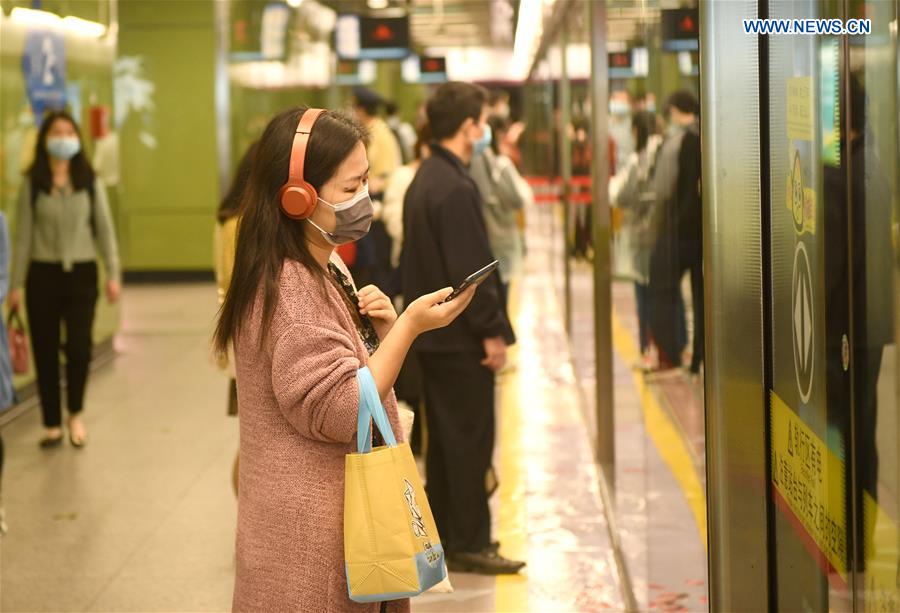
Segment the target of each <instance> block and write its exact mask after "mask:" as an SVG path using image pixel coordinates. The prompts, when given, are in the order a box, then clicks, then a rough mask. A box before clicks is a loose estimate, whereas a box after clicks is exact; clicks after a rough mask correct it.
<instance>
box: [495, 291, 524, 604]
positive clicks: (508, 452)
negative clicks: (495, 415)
mask: <svg viewBox="0 0 900 613" xmlns="http://www.w3.org/2000/svg"><path fill="white" fill-rule="evenodd" d="M519 299H520V295H519V284H518V282H517V280H516V279H512V280H511V282H510V286H509V314H510V319H511V320H512V321H513V322H515V321H516V320H517V318H518V314H519ZM517 354H518V347H517V346H515V345H514V346H513V347H512V348H511V349H510V354H509V358H510V360H513V361H515V360H517V358H518V355H517ZM518 404H519V369H518V368H517V369H516V370H514V371H512V372H510V373H507V374H506V375H504V376H503V378H502V379H500V420H499V423H498V424H497V425H498V427H499V434H500V437H499V438H500V471H499V472H500V488H499V490H498V491H497V495H498V496H500V514H499V518H498V519H499V521H498V526H497V528H498V529H497V532H498V534H497V538H499V540H500V542H501V544H502V550H501V551H502V553H503V554H504V555H505V556H507V557H509V558H512V559H515V560H527V559H528V545H527V540H526V539H527V530H526V520H525V499H524V497H523V495H522V493H523V492H524V491H525V484H524V483H523V482H522V481H523V480H524V478H525V470H524V467H523V466H522V454H523V453H524V452H525V450H524V448H523V444H522V435H521V433H522V421H521V412H520V411H519V410H518ZM523 572H526V573H527V568H526V570H525V571H523ZM494 610H495V611H505V612H508V613H521V612H524V611H528V579H527V577H526V576H525V575H511V576H500V577H497V579H496V584H495V591H494Z"/></svg>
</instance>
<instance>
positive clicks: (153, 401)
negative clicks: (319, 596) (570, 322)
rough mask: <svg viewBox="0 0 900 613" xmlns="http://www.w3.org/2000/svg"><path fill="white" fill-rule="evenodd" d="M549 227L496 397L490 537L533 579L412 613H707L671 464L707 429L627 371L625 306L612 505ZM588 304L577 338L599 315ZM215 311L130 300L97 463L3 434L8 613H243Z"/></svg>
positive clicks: (168, 294)
mask: <svg viewBox="0 0 900 613" xmlns="http://www.w3.org/2000/svg"><path fill="white" fill-rule="evenodd" d="M554 219H555V215H553V213H552V211H551V210H549V209H546V210H545V209H539V210H535V211H533V212H532V215H530V216H529V221H530V223H529V232H528V247H529V256H528V259H527V266H526V273H525V274H524V275H523V276H522V278H521V279H519V280H518V282H517V283H516V284H515V285H516V289H515V292H514V297H513V307H512V309H511V310H512V311H513V313H514V319H515V323H516V327H517V333H518V336H519V343H518V346H517V348H516V349H515V350H514V352H513V359H514V361H515V364H516V367H515V368H514V369H512V370H510V371H509V372H508V373H506V374H504V375H502V376H501V377H499V378H498V386H497V393H498V409H499V410H498V445H497V455H496V462H495V463H496V467H497V469H498V471H499V477H500V489H499V490H498V492H497V494H496V495H495V496H494V498H493V500H492V504H493V505H494V521H495V537H497V538H499V540H500V541H501V543H502V551H503V553H505V554H506V555H507V556H510V557H514V558H519V559H523V560H526V561H527V562H528V567H527V568H526V569H525V571H524V572H523V573H522V574H521V575H519V576H514V577H500V578H493V577H482V576H477V575H470V574H453V575H452V576H451V580H452V582H453V585H454V587H455V592H454V593H452V594H426V595H424V596H422V597H419V598H417V599H415V600H414V601H413V610H414V611H429V612H430V611H465V612H466V613H477V612H482V611H484V612H488V611H515V612H519V611H540V612H545V611H548V612H549V611H621V610H625V609H627V608H636V609H639V610H663V611H686V610H690V611H696V610H705V609H706V601H705V597H706V587H705V577H706V570H705V563H706V557H705V553H704V549H703V535H705V526H704V528H703V530H702V531H701V530H699V529H698V526H699V524H698V523H697V522H698V521H699V519H698V517H697V514H696V509H697V508H698V505H697V500H696V494H697V486H696V483H695V482H694V481H693V480H692V478H691V477H690V476H688V477H685V476H684V474H687V473H686V471H694V477H693V479H696V474H697V466H696V464H695V463H694V460H696V454H694V455H692V454H691V453H690V452H688V451H685V452H684V453H685V454H686V455H684V456H683V457H682V456H678V454H676V457H675V458H674V460H673V458H672V454H671V453H670V452H668V451H666V449H667V448H668V447H679V446H681V447H684V448H685V449H688V447H693V446H694V445H693V444H691V443H689V442H687V440H688V435H687V432H688V431H689V430H688V428H686V427H684V425H683V424H684V423H686V422H687V420H688V419H693V420H694V421H695V422H696V420H697V419H698V415H697V407H696V405H693V407H692V408H691V407H687V408H684V412H685V413H686V414H689V417H685V418H684V419H683V420H679V419H680V418H678V417H677V416H676V414H675V413H674V412H673V411H671V410H670V407H669V402H670V401H669V400H667V399H668V398H670V396H666V395H664V394H662V393H661V391H660V389H659V386H658V384H648V383H645V382H643V380H642V379H641V378H640V377H639V376H636V375H635V374H634V373H633V372H632V371H631V369H630V363H629V360H630V358H632V357H633V356H631V355H630V354H629V351H633V345H634V343H635V341H633V340H630V337H629V335H630V334H631V332H632V330H630V325H631V323H632V322H630V320H629V319H628V318H629V315H628V313H630V312H632V311H629V310H628V309H629V308H630V307H629V305H628V299H627V293H626V292H625V291H624V290H623V289H622V287H619V286H617V287H615V288H614V295H615V297H616V300H615V303H616V309H617V312H619V311H621V314H620V315H617V323H616V326H618V327H617V330H618V336H617V337H616V351H615V356H614V357H615V378H616V387H615V393H616V443H617V455H616V458H617V467H616V472H615V489H612V488H610V490H609V491H606V490H605V489H604V488H603V486H602V482H601V479H600V477H599V472H598V469H597V467H596V464H595V463H594V461H593V457H594V450H593V448H592V439H593V438H594V437H595V434H594V432H595V426H594V425H593V423H594V421H593V418H592V415H593V407H592V400H591V399H592V391H591V387H590V386H591V385H592V381H591V377H590V368H589V367H588V366H589V363H590V362H589V361H590V359H593V355H592V354H591V355H590V356H587V355H585V354H586V353H588V352H592V348H590V347H587V346H586V345H584V344H583V343H579V342H578V341H579V339H580V340H584V339H583V338H582V337H581V336H578V335H576V336H575V339H574V340H575V341H576V342H574V343H572V344H571V345H570V344H569V342H568V341H567V340H566V335H565V332H564V326H563V317H562V307H561V304H562V302H561V300H560V296H561V292H560V288H561V283H562V280H561V275H560V274H559V270H558V269H557V267H556V265H555V263H556V262H559V261H561V259H560V258H559V257H557V255H558V248H557V247H558V245H557V244H556V242H555V241H556V239H555V236H557V233H555V232H554V231H553V228H554V222H553V220H554ZM589 274H590V273H589V271H588V270H587V269H581V268H578V267H576V269H575V271H574V272H573V281H574V283H575V285H574V287H573V289H575V290H577V291H581V292H584V291H585V287H588V286H587V285H586V281H587V279H588V277H589ZM576 303H577V305H576V308H575V309H574V312H573V317H574V320H575V321H576V323H577V322H580V323H578V324H577V325H580V326H581V327H582V328H576V329H583V327H584V326H586V325H588V324H587V323H585V321H584V318H585V317H589V309H590V302H589V300H588V301H586V302H585V301H584V300H581V299H579V300H577V301H576ZM582 303H583V304H582ZM215 309H216V304H215V290H214V287H213V286H212V285H211V284H179V285H164V286H163V285H160V286H147V285H142V286H134V287H131V286H130V287H127V288H126V291H125V292H124V296H123V305H122V325H121V328H120V332H119V334H118V335H117V337H116V340H115V348H116V352H117V357H116V359H115V360H113V361H112V362H111V363H110V364H109V365H107V366H105V367H103V368H101V369H99V370H98V371H97V372H95V373H94V374H93V378H92V380H91V384H90V387H89V392H88V401H87V409H86V413H85V422H86V426H87V428H88V432H89V440H88V445H87V447H85V448H84V449H82V450H76V449H74V448H72V447H71V446H69V445H65V446H63V447H61V448H59V449H56V450H51V451H41V450H39V449H38V447H37V440H38V439H39V438H40V436H41V428H40V423H39V416H38V411H37V410H31V411H28V412H26V413H25V414H23V415H22V416H21V417H19V418H17V419H16V420H14V421H12V422H11V423H9V424H7V425H6V426H5V427H4V428H3V430H2V435H3V438H4V442H5V444H6V452H7V461H6V466H5V468H4V475H3V504H4V507H5V509H6V516H7V522H8V524H9V527H10V532H9V534H7V535H6V536H5V537H3V538H2V539H0V610H2V611H227V610H229V609H230V604H231V591H232V585H233V558H234V552H233V547H234V527H235V519H236V504H235V499H234V496H233V493H232V491H231V486H230V477H231V466H232V462H233V459H234V455H235V452H236V448H237V440H238V437H237V434H238V432H237V429H238V423H237V420H236V419H234V418H228V417H226V415H225V405H226V396H227V384H226V381H225V379H224V378H223V377H222V375H221V374H220V373H219V372H218V371H217V370H216V368H215V367H214V366H213V364H212V362H211V360H210V358H209V349H208V347H209V338H210V333H211V327H212V320H213V314H214V313H215ZM629 341H630V342H631V346H629V345H628V343H629ZM573 355H574V356H575V359H574V360H573V359H572V356H573ZM671 385H674V386H675V388H676V390H677V393H676V395H675V396H671V397H672V398H677V397H678V396H677V394H681V393H694V392H692V391H691V389H692V388H689V387H684V386H690V385H691V384H690V382H684V383H683V384H679V383H672V384H671ZM679 385H681V386H682V387H679ZM679 390H680V391H679ZM685 390H686V391H685ZM648 406H649V409H648V408H647V407H648ZM699 406H700V413H699V420H700V424H701V428H700V432H701V434H702V403H701V404H700V405H699ZM659 412H662V413H663V415H662V417H660V415H659ZM692 434H696V432H692ZM666 437H668V438H666ZM673 437H674V439H673ZM676 439H677V440H676ZM679 448H680V447H679ZM661 449H662V451H661ZM700 450H701V452H702V444H701V446H700ZM684 458H688V460H687V464H686V463H685V459H684ZM681 473H684V474H681ZM679 474H681V476H679ZM699 474H702V471H699ZM685 484H687V485H685ZM701 496H702V490H701ZM605 501H606V504H605ZM700 506H702V505H700ZM704 521H705V519H704ZM614 545H619V546H620V548H619V549H617V548H616V547H615V546H614ZM617 553H619V554H621V555H620V556H617V555H616V554H617Z"/></svg>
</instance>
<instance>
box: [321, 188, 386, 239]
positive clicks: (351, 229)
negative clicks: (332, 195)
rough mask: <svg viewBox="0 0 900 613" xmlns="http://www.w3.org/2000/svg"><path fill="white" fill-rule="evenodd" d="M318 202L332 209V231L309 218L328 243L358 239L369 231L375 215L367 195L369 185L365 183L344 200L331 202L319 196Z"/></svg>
mask: <svg viewBox="0 0 900 613" xmlns="http://www.w3.org/2000/svg"><path fill="white" fill-rule="evenodd" d="M319 202H321V203H322V204H324V205H326V206H329V207H331V208H332V209H333V210H334V219H335V226H334V232H327V231H325V230H323V229H322V228H320V227H319V226H318V225H316V223H315V222H314V221H313V220H312V219H310V220H309V223H311V224H312V225H313V227H314V228H316V229H317V230H318V231H319V232H321V233H322V236H323V237H324V238H325V240H326V241H328V242H329V243H330V244H332V245H334V246H335V247H337V246H339V245H345V244H347V243H352V242H353V241H358V240H359V239H361V238H362V237H364V236H365V235H366V234H368V233H369V228H370V227H371V226H372V218H373V217H374V216H375V207H374V206H373V205H372V199H371V198H370V197H369V186H368V185H366V186H365V187H364V188H362V189H361V190H360V191H358V192H356V194H354V195H353V197H352V198H350V199H349V200H345V201H344V202H338V203H337V204H332V203H330V202H328V201H327V200H322V199H321V198H319Z"/></svg>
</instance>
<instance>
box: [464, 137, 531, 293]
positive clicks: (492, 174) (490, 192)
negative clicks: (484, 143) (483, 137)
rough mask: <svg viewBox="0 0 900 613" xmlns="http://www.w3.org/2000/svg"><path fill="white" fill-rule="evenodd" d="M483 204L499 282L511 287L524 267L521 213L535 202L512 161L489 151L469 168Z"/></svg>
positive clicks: (477, 158)
mask: <svg viewBox="0 0 900 613" xmlns="http://www.w3.org/2000/svg"><path fill="white" fill-rule="evenodd" d="M469 173H470V174H471V175H472V179H474V180H475V183H476V185H478V191H479V192H481V198H482V200H483V201H484V223H485V226H486V228H487V233H488V240H489V241H490V243H491V251H492V252H493V254H494V257H495V258H497V260H499V261H500V279H501V280H502V281H503V282H504V283H509V280H510V278H511V277H512V276H513V275H514V274H516V273H517V272H518V271H519V268H520V267H521V265H522V257H523V246H522V233H521V231H520V230H519V224H518V215H519V211H521V210H522V209H524V208H525V206H526V205H527V204H528V203H529V201H530V200H531V199H532V198H533V196H532V194H531V189H530V188H529V187H528V184H527V183H525V180H524V179H523V178H522V177H521V175H519V171H518V170H517V169H516V166H515V164H513V162H512V160H510V159H509V158H508V157H506V156H503V155H500V156H498V155H495V154H494V152H493V151H491V150H490V149H488V150H486V151H485V152H484V153H483V154H482V155H479V156H476V157H475V158H473V159H472V164H471V166H470V167H469Z"/></svg>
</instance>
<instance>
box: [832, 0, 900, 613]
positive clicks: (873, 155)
mask: <svg viewBox="0 0 900 613" xmlns="http://www.w3.org/2000/svg"><path fill="white" fill-rule="evenodd" d="M846 10H847V16H848V17H862V18H866V17H867V18H869V19H871V24H872V32H871V34H869V35H867V36H857V37H850V38H849V39H848V45H847V53H848V60H847V68H848V72H849V75H848V80H847V83H846V86H845V92H846V96H847V99H848V109H847V113H846V115H847V122H846V126H845V128H846V132H847V140H848V143H849V144H848V146H847V158H848V160H847V161H848V176H849V179H848V181H847V183H848V184H849V186H850V189H849V190H848V194H849V197H848V200H849V204H850V206H849V224H848V231H847V232H848V237H847V243H848V245H849V247H850V249H849V258H850V261H851V262H852V265H851V266H850V275H849V276H850V278H851V285H850V294H851V300H852V324H851V327H852V332H851V338H850V352H849V354H850V371H851V373H852V377H853V387H852V403H853V412H852V414H853V433H854V443H855V444H854V453H853V458H854V464H853V472H854V480H853V483H854V493H853V504H854V505H855V513H854V517H855V527H854V538H855V545H854V547H853V553H855V559H854V573H853V574H854V579H855V597H856V610H857V611H900V593H898V581H900V564H898V530H897V526H898V518H900V513H898V507H900V505H898V494H900V470H898V441H900V421H898V411H900V376H898V374H900V361H898V355H897V347H898V342H897V341H898V334H900V224H898V220H900V198H898V181H900V177H898V174H900V172H898V168H900V161H898V142H900V131H898V130H900V127H898V117H900V107H898V104H897V99H898V75H897V69H898V56H897V12H898V4H897V3H896V2H861V1H852V2H847V3H846Z"/></svg>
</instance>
